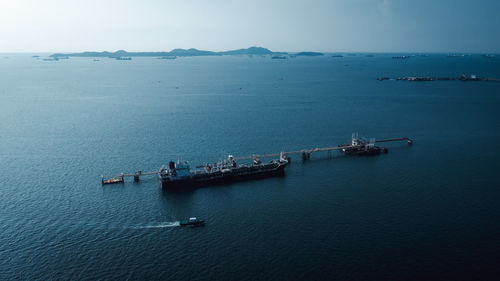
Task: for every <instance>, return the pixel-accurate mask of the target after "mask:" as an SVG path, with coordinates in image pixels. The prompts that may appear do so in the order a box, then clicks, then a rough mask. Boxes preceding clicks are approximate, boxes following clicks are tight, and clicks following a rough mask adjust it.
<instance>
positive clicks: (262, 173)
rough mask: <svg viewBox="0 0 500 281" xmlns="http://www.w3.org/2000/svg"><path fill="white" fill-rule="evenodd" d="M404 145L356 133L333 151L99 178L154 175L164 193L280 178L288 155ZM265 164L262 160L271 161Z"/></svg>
mask: <svg viewBox="0 0 500 281" xmlns="http://www.w3.org/2000/svg"><path fill="white" fill-rule="evenodd" d="M399 141H406V142H407V143H408V144H409V145H411V144H413V140H412V139H410V138H408V137H403V138H393V139H383V140H375V139H374V138H371V139H369V140H367V139H365V138H359V137H358V134H357V133H353V134H352V139H351V143H347V144H340V145H337V146H333V147H323V148H312V149H301V150H296V151H289V152H279V153H271V154H260V155H250V156H243V157H234V156H232V155H229V156H228V157H227V159H225V160H223V161H222V162H219V163H214V164H205V165H202V166H196V167H195V168H191V166H190V165H189V163H188V162H187V161H181V160H180V159H179V160H178V161H177V162H174V161H170V162H169V165H168V167H161V168H160V170H159V171H153V172H146V173H143V172H142V171H138V172H136V173H133V174H124V173H121V174H120V175H115V176H108V177H104V176H102V177H101V182H102V184H103V185H105V184H113V183H123V182H124V178H125V177H133V178H134V181H139V178H140V177H141V176H147V175H157V176H158V180H159V182H160V186H161V187H162V188H163V189H179V188H190V187H198V186H203V185H214V184H226V183H232V182H236V181H242V180H249V179H258V178H265V177H273V176H283V175H284V174H285V167H286V166H287V165H288V164H289V163H290V161H291V158H290V155H301V157H302V160H303V161H306V160H308V159H310V157H311V154H312V153H315V152H322V151H327V152H329V151H340V152H341V153H343V154H345V155H360V156H364V155H378V154H381V153H387V152H388V149H387V148H384V147H380V146H378V145H376V144H377V143H386V142H399ZM273 157H278V158H277V159H272V160H271V161H269V162H267V163H264V162H262V161H261V159H262V158H273ZM240 160H253V161H252V162H251V163H248V164H238V163H237V161H240Z"/></svg>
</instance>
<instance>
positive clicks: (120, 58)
mask: <svg viewBox="0 0 500 281" xmlns="http://www.w3.org/2000/svg"><path fill="white" fill-rule="evenodd" d="M116 60H132V58H131V57H116Z"/></svg>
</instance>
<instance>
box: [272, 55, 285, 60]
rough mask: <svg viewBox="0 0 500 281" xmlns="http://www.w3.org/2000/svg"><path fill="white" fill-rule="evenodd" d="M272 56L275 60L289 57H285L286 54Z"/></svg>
mask: <svg viewBox="0 0 500 281" xmlns="http://www.w3.org/2000/svg"><path fill="white" fill-rule="evenodd" d="M271 58H272V59H273V60H285V59H287V57H285V56H272V57H271Z"/></svg>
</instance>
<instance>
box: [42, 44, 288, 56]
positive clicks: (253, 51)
mask: <svg viewBox="0 0 500 281" xmlns="http://www.w3.org/2000/svg"><path fill="white" fill-rule="evenodd" d="M277 54H286V52H273V51H271V50H269V49H266V48H262V47H250V48H247V49H238V50H231V51H223V52H213V51H204V50H198V49H194V48H191V49H187V50H186V49H174V50H172V51H170V52H127V51H125V50H119V51H116V52H107V51H104V52H82V53H56V54H52V55H51V57H111V58H117V57H166V56H178V57H192V56H224V55H277Z"/></svg>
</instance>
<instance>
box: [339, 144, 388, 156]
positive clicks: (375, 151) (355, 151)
mask: <svg viewBox="0 0 500 281" xmlns="http://www.w3.org/2000/svg"><path fill="white" fill-rule="evenodd" d="M387 152H388V150H387V148H381V147H377V146H376V147H373V148H369V149H364V148H347V149H345V151H343V153H344V154H346V155H359V156H370V155H379V154H380V153H387Z"/></svg>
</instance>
